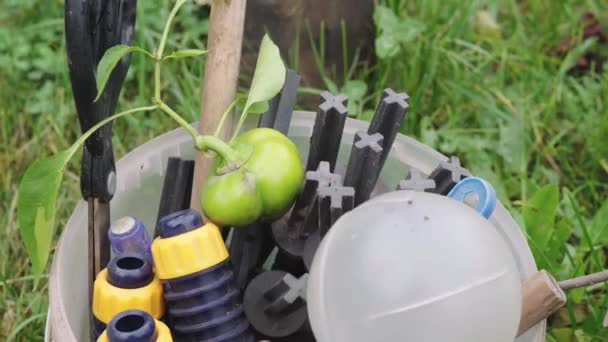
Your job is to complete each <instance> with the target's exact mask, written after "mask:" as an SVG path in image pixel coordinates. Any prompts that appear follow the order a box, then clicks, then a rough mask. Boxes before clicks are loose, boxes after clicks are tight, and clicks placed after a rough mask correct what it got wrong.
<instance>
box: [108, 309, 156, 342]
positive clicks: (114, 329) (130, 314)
mask: <svg viewBox="0 0 608 342" xmlns="http://www.w3.org/2000/svg"><path fill="white" fill-rule="evenodd" d="M107 334H108V339H109V340H110V341H111V342H153V341H154V340H156V323H155V322H154V318H152V316H150V315H149V314H147V313H146V312H144V311H141V310H127V311H123V312H121V313H119V314H118V315H116V316H114V318H112V320H110V323H108V328H107Z"/></svg>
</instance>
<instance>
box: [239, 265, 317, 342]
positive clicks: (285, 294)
mask: <svg viewBox="0 0 608 342" xmlns="http://www.w3.org/2000/svg"><path fill="white" fill-rule="evenodd" d="M307 280H308V274H304V275H303V276H301V277H300V278H299V279H298V278H296V277H294V276H293V275H291V274H289V273H286V272H283V271H268V272H264V273H262V274H260V275H258V276H257V277H256V278H254V279H253V280H252V281H251V282H250V283H249V285H248V286H247V290H245V296H244V301H243V306H244V307H245V314H246V315H247V318H248V319H249V322H250V323H251V325H252V326H253V328H254V329H255V330H256V331H257V332H259V333H260V334H261V335H263V336H264V337H267V338H272V339H273V340H274V338H286V337H288V336H291V335H293V334H295V333H298V332H308V333H309V336H311V337H312V334H310V325H309V323H308V313H307V310H306V285H307Z"/></svg>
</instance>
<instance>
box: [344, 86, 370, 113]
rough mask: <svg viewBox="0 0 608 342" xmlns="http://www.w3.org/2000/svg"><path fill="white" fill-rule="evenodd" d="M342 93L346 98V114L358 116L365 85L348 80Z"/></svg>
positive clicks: (365, 91) (365, 90)
mask: <svg viewBox="0 0 608 342" xmlns="http://www.w3.org/2000/svg"><path fill="white" fill-rule="evenodd" d="M342 92H343V93H344V94H346V96H348V114H349V115H351V116H356V115H358V114H359V112H360V111H361V107H362V105H363V98H364V97H365V94H366V93H367V84H366V83H365V82H363V81H361V80H350V81H347V82H346V84H344V86H343V87H342Z"/></svg>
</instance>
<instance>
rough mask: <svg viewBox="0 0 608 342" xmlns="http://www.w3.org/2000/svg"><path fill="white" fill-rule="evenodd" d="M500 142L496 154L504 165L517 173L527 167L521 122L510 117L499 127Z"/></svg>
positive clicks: (524, 139) (524, 138)
mask: <svg viewBox="0 0 608 342" xmlns="http://www.w3.org/2000/svg"><path fill="white" fill-rule="evenodd" d="M499 132H500V140H499V143H498V144H497V145H498V146H497V149H496V152H497V153H498V154H499V155H500V156H501V157H502V158H503V159H504V160H505V162H506V163H505V165H506V166H507V167H508V168H509V169H510V170H511V171H513V172H515V173H519V172H522V170H525V167H526V166H527V162H528V161H527V153H526V150H527V148H526V146H527V139H528V137H527V136H526V132H525V128H524V125H523V123H522V122H521V120H519V119H518V118H516V117H512V118H510V119H508V120H507V122H506V123H505V124H502V125H500V129H499Z"/></svg>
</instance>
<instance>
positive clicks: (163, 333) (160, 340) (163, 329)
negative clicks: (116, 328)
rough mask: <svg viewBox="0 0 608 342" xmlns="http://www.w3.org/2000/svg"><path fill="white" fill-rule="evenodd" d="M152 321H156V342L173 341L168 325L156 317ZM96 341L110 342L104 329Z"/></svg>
mask: <svg viewBox="0 0 608 342" xmlns="http://www.w3.org/2000/svg"><path fill="white" fill-rule="evenodd" d="M154 322H155V323H156V334H157V335H156V342H173V337H171V330H169V327H168V326H167V325H166V324H165V323H163V322H161V321H159V320H157V319H155V320H154ZM97 342H110V339H109V338H108V334H107V333H106V331H105V330H104V331H103V333H101V335H99V338H97Z"/></svg>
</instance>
